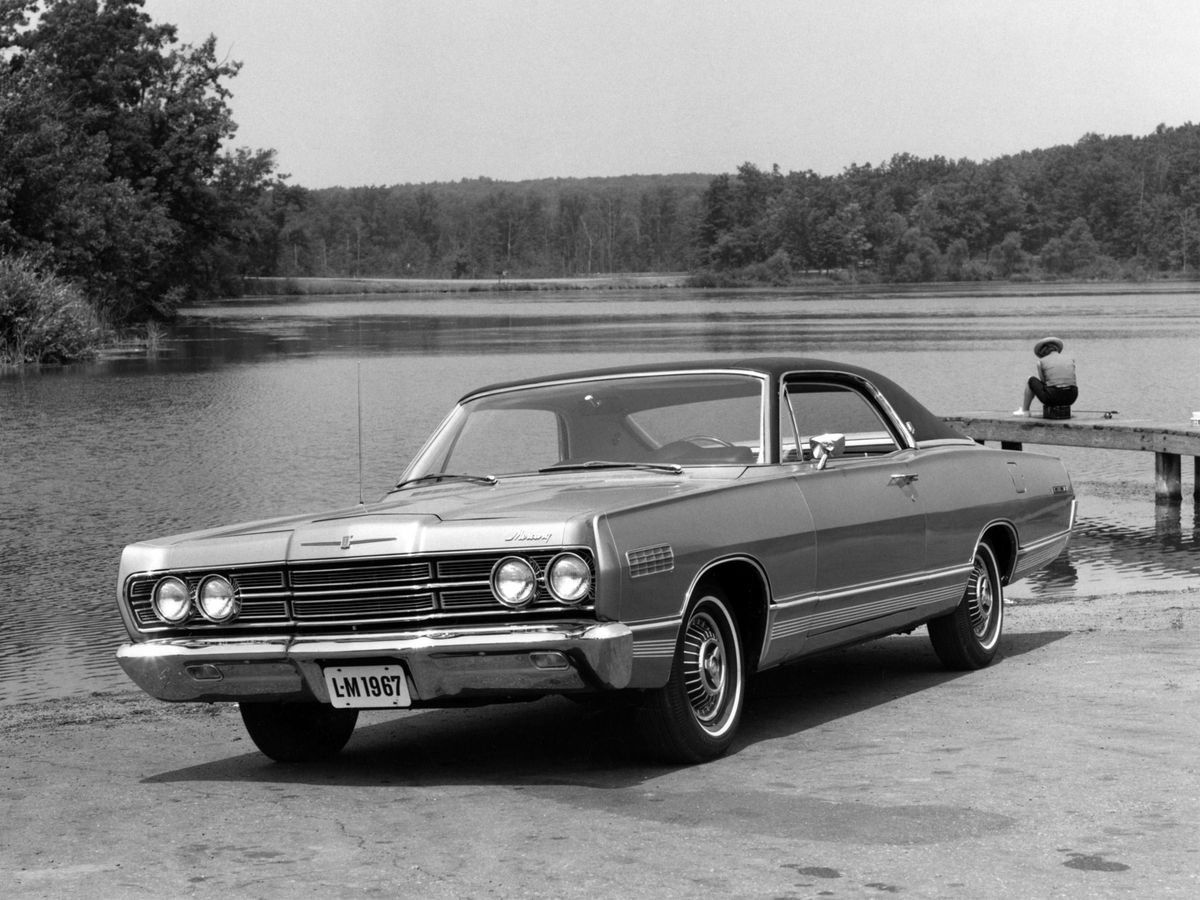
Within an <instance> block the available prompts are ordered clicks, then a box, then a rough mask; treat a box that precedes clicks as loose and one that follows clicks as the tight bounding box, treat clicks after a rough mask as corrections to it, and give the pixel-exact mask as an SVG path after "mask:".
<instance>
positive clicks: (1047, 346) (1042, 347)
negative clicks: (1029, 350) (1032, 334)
mask: <svg viewBox="0 0 1200 900" xmlns="http://www.w3.org/2000/svg"><path fill="white" fill-rule="evenodd" d="M1062 348H1063V342H1062V339H1061V338H1056V337H1044V338H1042V339H1041V340H1040V341H1038V342H1037V343H1036V344H1034V345H1033V355H1034V356H1041V355H1042V354H1043V353H1047V352H1049V351H1050V350H1054V351H1055V352H1057V353H1062Z"/></svg>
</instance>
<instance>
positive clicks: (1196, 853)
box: [0, 589, 1200, 898]
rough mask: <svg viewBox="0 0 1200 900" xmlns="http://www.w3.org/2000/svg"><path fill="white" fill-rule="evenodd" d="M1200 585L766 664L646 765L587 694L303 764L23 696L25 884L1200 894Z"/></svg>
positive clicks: (458, 719)
mask: <svg viewBox="0 0 1200 900" xmlns="http://www.w3.org/2000/svg"><path fill="white" fill-rule="evenodd" d="M1198 601H1200V589H1198V590H1196V591H1190V590H1189V591H1183V592H1171V593H1162V592H1148V593H1145V594H1133V595H1124V596H1112V597H1101V598H1092V599H1086V600H1079V601H1072V602H1061V601H1059V602H1056V603H1054V604H1047V605H1040V606H1039V605H1027V604H1018V605H1013V606H1010V607H1009V609H1008V621H1007V628H1006V631H1007V636H1006V638H1005V644H1004V650H1003V657H1002V658H1001V659H999V660H998V661H997V662H996V663H995V664H994V665H993V666H992V667H990V668H989V669H986V670H984V671H981V672H974V673H969V674H961V673H948V672H945V671H943V670H941V669H940V668H939V667H938V665H937V662H936V659H935V657H934V656H933V653H932V650H931V649H930V648H929V644H928V641H927V640H926V639H925V638H924V636H923V632H919V633H918V634H914V635H912V636H908V637H895V638H889V639H887V640H885V641H879V642H876V643H874V644H869V645H864V646H862V647H857V648H852V649H849V650H844V651H839V652H836V653H831V654H827V655H824V656H821V657H817V658H815V659H812V660H809V661H806V662H803V663H801V664H798V665H796V666H792V667H788V668H785V669H780V670H776V671H774V672H771V673H767V674H765V675H763V676H760V677H759V678H757V679H756V681H755V683H754V686H753V696H752V699H751V701H750V705H749V707H748V710H747V716H746V719H745V720H744V722H743V727H742V732H741V738H740V740H739V742H738V744H737V746H736V747H735V749H734V752H733V753H731V754H730V755H729V756H727V757H726V758H724V759H721V760H718V761H716V762H713V763H710V764H708V765H704V766H697V767H691V768H664V767H661V766H657V765H651V764H648V763H647V762H645V761H644V760H643V759H642V757H641V756H640V754H639V753H638V751H637V749H636V746H635V744H634V743H633V742H632V741H631V740H630V738H629V735H628V733H627V732H626V731H625V729H624V728H623V723H622V720H620V719H619V718H617V717H615V716H614V715H613V714H611V713H605V712H599V711H596V710H591V709H586V708H583V707H580V706H577V705H576V704H572V703H570V702H568V701H565V700H561V699H548V700H543V701H539V702H537V703H530V704H522V705H516V706H505V707H489V708H485V709H477V710H453V711H449V710H432V711H424V712H409V713H402V714H395V713H371V714H370V715H368V716H366V717H364V720H363V721H361V722H360V725H359V729H358V731H356V733H355V735H354V737H353V739H352V740H351V742H350V744H349V746H348V747H347V749H346V750H345V751H344V752H343V754H342V755H341V756H340V757H338V759H337V760H335V761H334V762H331V763H324V764H321V765H313V766H280V765H276V764H273V763H271V762H269V761H268V760H266V759H265V758H264V757H262V756H261V755H259V754H258V753H257V752H256V751H255V750H254V748H253V746H252V745H251V744H250V741H249V739H248V738H246V737H245V736H244V733H243V731H242V728H241V724H240V720H239V718H238V716H237V713H236V711H235V710H234V709H232V708H230V707H204V706H172V705H168V704H161V703H158V702H156V701H152V700H150V699H148V698H144V697H142V696H141V695H139V694H136V693H132V692H131V693H128V694H125V693H122V694H112V695H102V696H96V697H93V698H90V699H87V700H78V701H75V700H70V701H61V702H55V703H49V704H26V705H21V706H10V707H0V773H2V776H3V780H2V781H0V810H2V814H0V831H2V840H0V884H2V885H3V888H2V891H3V894H4V896H5V897H18V898H24V897H54V898H58V897H88V898H93V897H156V898H157V897H177V896H178V897H218V896H219V897H223V898H224V897H266V898H275V897H292V896H297V895H305V896H308V895H312V896H323V897H372V896H387V897H438V898H440V897H547V898H549V897H582V896H588V897H700V896H721V897H763V898H808V897H812V898H816V897H834V898H838V897H884V896H907V897H945V898H951V897H953V898H964V897H967V898H969V897H980V898H991V897H1039V898H1043V897H1046V898H1048V897H1063V898H1080V897H1130V898H1134V897H1136V898H1147V897H1154V898H1165V897H1180V898H1183V897H1187V898H1192V897H1195V896H1200V746H1198V745H1200V666H1198V664H1200V641H1198V638H1200V612H1198V610H1197V606H1198Z"/></svg>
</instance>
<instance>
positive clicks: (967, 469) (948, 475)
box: [916, 445, 1074, 573]
mask: <svg viewBox="0 0 1200 900" xmlns="http://www.w3.org/2000/svg"><path fill="white" fill-rule="evenodd" d="M916 465H917V468H918V471H919V473H920V479H919V482H918V484H919V485H920V487H919V490H920V498H921V502H922V504H923V506H924V507H925V513H926V527H927V530H928V537H927V542H926V564H927V566H928V567H929V568H930V569H938V568H945V567H951V566H955V565H963V564H964V563H967V562H969V561H970V559H971V556H972V554H973V553H974V549H975V544H976V543H977V542H978V540H979V538H980V537H981V535H982V533H983V531H984V529H986V528H987V527H988V526H990V525H995V526H1003V527H1008V528H1009V529H1010V531H1011V533H1012V534H1013V536H1014V538H1015V542H1016V544H1015V548H1014V549H1016V550H1017V551H1018V554H1019V553H1020V551H1021V550H1023V549H1026V548H1029V547H1031V546H1035V545H1039V544H1044V543H1045V542H1048V541H1049V542H1054V541H1055V540H1056V539H1061V540H1062V541H1063V542H1065V539H1066V535H1067V534H1068V533H1069V530H1070V527H1071V517H1072V508H1073V502H1074V492H1073V490H1072V488H1071V479H1070V476H1069V475H1068V474H1067V471H1066V468H1065V467H1064V466H1063V464H1062V462H1061V461H1059V460H1058V459H1056V458H1054V457H1050V456H1044V455H1041V454H1036V453H1024V452H1019V451H1010V450H995V449H991V448H986V447H981V446H974V447H972V446H968V445H962V446H948V447H939V448H935V449H931V450H925V451H921V455H920V460H919V461H918V462H917V464H916ZM1059 549H1060V550H1061V546H1060V547H1059ZM1055 555H1057V554H1055ZM1052 558H1053V556H1051V557H1050V559H1052ZM1016 561H1017V558H1016V557H1015V556H1010V557H1009V558H1008V559H1007V560H1004V561H1003V562H1002V565H1003V566H1005V567H1006V568H1007V570H1008V571H1009V572H1010V573H1011V572H1012V569H1013V566H1014V565H1015V563H1016ZM1046 561H1047V562H1048V561H1049V559H1047V560H1046Z"/></svg>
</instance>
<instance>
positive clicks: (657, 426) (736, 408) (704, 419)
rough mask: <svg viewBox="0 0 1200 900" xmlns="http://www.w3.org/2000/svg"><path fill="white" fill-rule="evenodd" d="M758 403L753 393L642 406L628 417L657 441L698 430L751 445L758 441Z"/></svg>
mask: <svg viewBox="0 0 1200 900" xmlns="http://www.w3.org/2000/svg"><path fill="white" fill-rule="evenodd" d="M760 406H761V402H760V401H759V397H758V394H757V393H754V394H746V395H745V396H741V397H723V398H721V399H718V400H698V401H695V402H691V403H680V404H673V405H671V406H661V407H658V408H655V409H643V410H640V411H639V412H636V413H633V414H632V415H630V417H629V418H630V421H632V422H633V423H634V424H635V425H636V426H637V427H638V428H640V429H642V430H643V431H644V432H645V433H646V434H648V435H650V437H651V438H652V439H653V440H654V441H655V442H656V443H658V444H659V445H662V444H669V443H671V442H672V441H680V440H687V439H688V438H691V437H695V436H697V435H698V434H702V435H703V436H712V437H714V438H715V439H716V440H720V441H724V442H727V443H729V444H736V445H738V446H741V447H751V446H757V444H758V436H759V428H760V425H759V418H758V417H759V409H760Z"/></svg>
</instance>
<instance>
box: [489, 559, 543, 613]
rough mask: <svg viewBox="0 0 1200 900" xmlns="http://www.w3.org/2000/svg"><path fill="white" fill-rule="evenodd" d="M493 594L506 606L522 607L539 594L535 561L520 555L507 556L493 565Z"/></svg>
mask: <svg viewBox="0 0 1200 900" xmlns="http://www.w3.org/2000/svg"><path fill="white" fill-rule="evenodd" d="M492 594H493V596H495V598H496V599H497V600H499V601H500V602H501V603H503V604H504V605H505V606H510V607H512V608H513V609H520V608H521V607H522V606H526V605H528V604H529V602H530V601H532V600H533V598H534V595H535V594H537V573H536V572H535V571H534V570H533V563H531V562H529V560H527V559H522V558H521V557H519V556H506V557H504V558H503V559H501V560H499V561H498V562H497V563H496V565H494V566H492Z"/></svg>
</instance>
